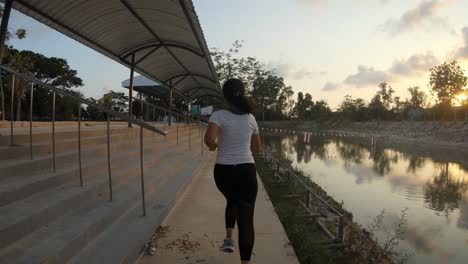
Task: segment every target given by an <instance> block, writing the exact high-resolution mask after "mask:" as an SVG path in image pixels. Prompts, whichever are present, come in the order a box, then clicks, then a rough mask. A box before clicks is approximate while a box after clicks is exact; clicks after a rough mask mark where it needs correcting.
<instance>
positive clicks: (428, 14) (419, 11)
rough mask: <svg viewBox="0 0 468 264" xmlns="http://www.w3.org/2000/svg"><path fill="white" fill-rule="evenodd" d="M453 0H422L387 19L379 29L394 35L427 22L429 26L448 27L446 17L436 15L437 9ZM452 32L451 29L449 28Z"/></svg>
mask: <svg viewBox="0 0 468 264" xmlns="http://www.w3.org/2000/svg"><path fill="white" fill-rule="evenodd" d="M452 2H453V0H431V1H423V2H421V3H420V4H419V5H418V6H417V7H415V8H413V9H410V10H408V11H406V12H405V13H403V14H402V15H401V17H399V18H398V19H389V20H387V21H386V22H385V23H384V24H383V25H381V26H380V27H379V29H380V30H381V31H384V32H387V33H389V34H390V36H396V35H398V34H401V33H403V32H405V31H409V30H412V29H415V28H416V27H419V26H423V25H427V24H429V25H430V26H431V28H434V27H438V28H443V29H447V28H449V23H448V19H447V18H445V17H441V16H439V15H438V13H439V11H440V10H441V9H443V8H445V7H447V6H448V5H450V4H451V3H452ZM451 32H452V30H451Z"/></svg>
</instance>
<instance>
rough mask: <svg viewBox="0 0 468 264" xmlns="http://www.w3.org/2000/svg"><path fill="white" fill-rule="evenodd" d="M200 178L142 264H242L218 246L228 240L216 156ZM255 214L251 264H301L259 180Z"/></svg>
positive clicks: (165, 222)
mask: <svg viewBox="0 0 468 264" xmlns="http://www.w3.org/2000/svg"><path fill="white" fill-rule="evenodd" d="M209 159H210V161H209V162H207V163H206V165H205V166H204V167H203V168H202V169H201V170H200V172H199V173H198V175H195V176H194V178H193V180H192V183H191V184H190V186H189V187H188V189H187V190H186V192H185V194H184V195H183V196H182V197H181V198H180V199H179V201H178V202H177V204H176V206H175V207H174V208H173V209H172V212H171V213H170V214H169V216H168V217H167V218H166V219H165V220H164V222H163V224H162V226H164V227H166V228H165V232H164V233H163V234H162V235H161V237H160V238H159V239H158V242H157V249H156V254H155V255H154V256H143V257H141V258H140V259H139V260H138V261H137V263H140V264H153V263H158V264H195V263H203V264H219V263H223V264H234V263H235V264H238V263H240V257H239V252H238V250H237V247H238V245H237V233H235V235H234V237H235V240H236V251H235V252H234V253H224V252H221V251H219V249H218V248H219V246H220V245H221V244H222V240H223V239H224V236H225V231H224V207H225V200H224V197H223V196H222V194H221V193H220V192H219V191H218V189H217V188H216V185H215V183H214V178H213V166H214V160H215V153H210V155H209ZM258 181H259V190H258V196H257V203H256V208H255V234H256V240H255V246H254V253H253V256H252V262H251V263H269V264H270V263H272V264H276V263H278V264H299V262H298V260H297V258H296V255H295V253H294V251H293V249H292V247H291V245H290V243H289V240H288V238H287V236H286V233H285V231H284V229H283V227H282V225H281V223H280V221H279V219H278V216H277V215H276V212H275V210H274V208H273V205H272V204H271V201H270V199H269V198H268V195H267V193H266V191H265V189H264V187H263V184H262V182H261V180H260V178H258Z"/></svg>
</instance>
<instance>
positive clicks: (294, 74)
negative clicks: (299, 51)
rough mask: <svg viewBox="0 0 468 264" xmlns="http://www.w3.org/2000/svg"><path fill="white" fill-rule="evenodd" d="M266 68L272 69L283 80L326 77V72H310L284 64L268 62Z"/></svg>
mask: <svg viewBox="0 0 468 264" xmlns="http://www.w3.org/2000/svg"><path fill="white" fill-rule="evenodd" d="M267 67H268V68H270V69H272V71H273V72H274V73H276V74H277V75H278V76H281V77H283V78H291V79H294V80H301V79H306V78H314V77H318V76H324V75H327V72H326V71H321V72H312V71H310V70H308V69H307V68H305V67H302V66H295V65H292V64H290V63H286V62H270V63H268V64H267Z"/></svg>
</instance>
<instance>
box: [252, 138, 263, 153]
mask: <svg viewBox="0 0 468 264" xmlns="http://www.w3.org/2000/svg"><path fill="white" fill-rule="evenodd" d="M261 150H262V141H261V140H260V136H259V135H258V134H252V138H251V140H250V151H252V153H253V154H258V153H260V151H261Z"/></svg>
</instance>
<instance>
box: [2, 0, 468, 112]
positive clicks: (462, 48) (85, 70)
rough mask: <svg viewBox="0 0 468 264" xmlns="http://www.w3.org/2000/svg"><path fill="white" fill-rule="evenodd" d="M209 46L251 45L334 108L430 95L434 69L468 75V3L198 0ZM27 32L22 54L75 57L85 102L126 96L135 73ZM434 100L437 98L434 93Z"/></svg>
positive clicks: (19, 20) (31, 29)
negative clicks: (348, 101)
mask: <svg viewBox="0 0 468 264" xmlns="http://www.w3.org/2000/svg"><path fill="white" fill-rule="evenodd" d="M194 4H195V7H196V11H197V13H198V16H199V19H200V22H201V24H202V27H203V30H204V33H205V38H206V39H207V42H208V46H209V47H216V48H220V49H228V48H229V47H230V45H231V44H232V43H233V42H234V41H235V40H243V41H244V48H243V49H242V51H241V55H242V56H253V57H257V58H258V59H259V60H260V61H261V62H263V63H264V64H265V65H266V66H267V67H268V68H271V69H274V70H275V71H276V72H277V73H278V74H279V75H281V76H282V77H284V78H285V80H286V83H287V84H288V85H292V86H293V87H294V91H295V92H296V93H297V92H299V91H302V92H308V93H310V94H312V97H313V98H314V100H318V99H324V100H326V101H327V102H328V103H329V104H330V105H331V107H332V108H335V107H337V106H338V104H339V102H340V101H341V100H342V99H343V97H344V96H345V95H346V94H350V95H352V96H353V97H362V98H365V99H370V98H371V97H372V95H373V94H374V93H375V91H376V88H377V85H378V83H380V82H384V81H386V82H388V83H389V84H390V85H391V86H392V87H393V88H394V89H395V90H396V93H397V95H400V96H402V97H406V96H407V95H408V93H407V88H408V87H410V86H416V85H418V86H421V87H423V88H424V89H426V90H427V89H428V88H427V83H428V72H429V69H430V68H431V67H432V66H434V65H437V64H439V63H441V62H443V61H449V60H453V59H457V60H458V61H459V62H460V64H461V65H462V66H463V68H464V69H465V71H466V72H467V75H468V18H467V10H468V0H432V1H427V0H289V1H286V0H255V1H252V0H237V1H225V0H223V1H221V0H194ZM20 27H22V28H25V29H26V30H27V32H28V36H27V38H26V39H24V40H12V41H11V42H10V44H12V45H14V46H15V47H16V48H19V49H29V50H33V51H36V52H40V53H43V54H45V55H47V56H58V57H63V58H66V59H67V60H68V61H69V63H70V65H71V67H72V68H75V69H77V70H78V74H79V76H80V77H82V78H83V80H84V81H85V86H84V87H83V88H82V91H83V92H84V94H85V95H86V96H93V97H100V95H102V93H104V92H106V91H108V90H110V89H113V90H119V86H120V82H121V81H122V80H123V79H126V78H128V69H126V68H125V67H123V66H121V65H119V64H117V63H115V62H114V61H111V60H110V59H107V58H106V57H104V56H102V55H99V54H98V53H96V52H94V51H92V50H91V49H89V48H87V47H85V46H83V45H81V44H79V43H78V42H76V41H74V40H71V39H69V38H67V37H66V36H64V35H62V34H60V33H58V32H56V31H54V30H52V29H49V28H47V27H46V26H43V25H42V24H40V23H38V22H36V21H34V20H32V19H30V18H28V17H25V16H23V15H21V14H19V13H18V12H14V13H13V16H12V21H11V24H10V28H11V29H15V28H20ZM427 91H428V90H427Z"/></svg>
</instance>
